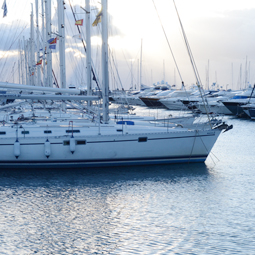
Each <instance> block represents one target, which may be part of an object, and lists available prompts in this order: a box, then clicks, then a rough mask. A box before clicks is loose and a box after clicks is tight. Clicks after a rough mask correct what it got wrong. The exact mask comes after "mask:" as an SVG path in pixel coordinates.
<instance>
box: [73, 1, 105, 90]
mask: <svg viewBox="0 0 255 255" xmlns="http://www.w3.org/2000/svg"><path fill="white" fill-rule="evenodd" d="M69 5H70V8H71V10H72V13H73V17H74V20H75V21H77V20H76V17H75V13H74V10H73V7H72V4H71V1H70V0H69ZM76 27H77V30H78V32H79V34H80V33H81V31H80V28H79V26H76ZM82 44H83V48H84V50H85V52H86V45H85V42H84V40H83V39H82ZM91 72H92V80H94V81H95V82H96V85H97V87H98V90H99V91H100V90H101V89H100V86H99V83H98V80H97V78H96V73H95V71H94V68H93V67H91Z"/></svg>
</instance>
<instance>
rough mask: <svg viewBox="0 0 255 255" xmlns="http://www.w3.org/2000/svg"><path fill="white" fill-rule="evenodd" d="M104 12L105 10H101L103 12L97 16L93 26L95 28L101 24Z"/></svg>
mask: <svg viewBox="0 0 255 255" xmlns="http://www.w3.org/2000/svg"><path fill="white" fill-rule="evenodd" d="M102 11H103V10H102V9H101V11H100V12H99V13H98V14H97V16H96V19H95V20H94V22H93V23H92V26H93V27H95V26H97V24H98V23H100V22H101V17H102Z"/></svg>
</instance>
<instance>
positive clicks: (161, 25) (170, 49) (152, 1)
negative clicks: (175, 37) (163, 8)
mask: <svg viewBox="0 0 255 255" xmlns="http://www.w3.org/2000/svg"><path fill="white" fill-rule="evenodd" d="M152 2H153V4H154V7H155V10H156V12H157V15H158V18H159V21H160V24H161V27H162V29H163V32H164V35H165V38H166V41H167V44H168V47H169V49H170V52H171V54H172V57H173V60H174V63H175V66H176V68H177V71H178V74H179V76H180V79H181V82H182V84H183V79H182V76H181V73H180V70H179V67H178V65H177V62H176V59H175V57H174V53H173V51H172V48H171V46H170V43H169V40H168V38H167V35H166V31H165V29H164V26H163V24H162V21H161V19H160V16H159V13H158V10H157V7H156V5H155V2H154V0H152Z"/></svg>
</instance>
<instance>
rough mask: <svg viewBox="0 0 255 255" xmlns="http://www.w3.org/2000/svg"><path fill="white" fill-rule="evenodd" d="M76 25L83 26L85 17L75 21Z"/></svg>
mask: <svg viewBox="0 0 255 255" xmlns="http://www.w3.org/2000/svg"><path fill="white" fill-rule="evenodd" d="M75 25H76V26H83V19H79V20H76V21H75Z"/></svg>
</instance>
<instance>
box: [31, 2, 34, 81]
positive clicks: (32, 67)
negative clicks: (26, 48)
mask: <svg viewBox="0 0 255 255" xmlns="http://www.w3.org/2000/svg"><path fill="white" fill-rule="evenodd" d="M31 9H32V10H31V19H30V22H31V23H30V24H31V28H30V44H31V45H30V47H31V53H30V76H31V79H30V82H31V85H35V73H34V70H35V68H34V66H35V44H34V11H33V4H32V3H31Z"/></svg>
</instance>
